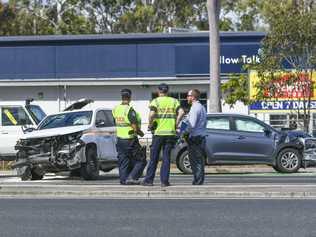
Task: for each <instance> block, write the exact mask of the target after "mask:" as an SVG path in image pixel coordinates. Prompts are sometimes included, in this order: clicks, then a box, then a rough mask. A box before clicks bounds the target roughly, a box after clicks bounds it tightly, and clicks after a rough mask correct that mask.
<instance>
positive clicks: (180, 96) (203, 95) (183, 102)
mask: <svg viewBox="0 0 316 237" xmlns="http://www.w3.org/2000/svg"><path fill="white" fill-rule="evenodd" d="M187 93H188V92H170V93H168V95H169V96H171V97H173V98H176V99H178V100H179V101H180V105H181V107H182V108H183V109H184V110H185V112H189V110H190V105H189V104H188V102H187ZM157 97H158V93H157V92H154V93H152V95H151V98H152V99H155V98H157ZM199 100H200V102H201V104H202V105H203V106H204V107H205V109H207V108H206V106H207V93H206V92H201V95H200V99H199Z"/></svg>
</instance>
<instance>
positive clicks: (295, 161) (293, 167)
mask: <svg viewBox="0 0 316 237" xmlns="http://www.w3.org/2000/svg"><path fill="white" fill-rule="evenodd" d="M301 164H302V155H301V154H300V152H299V151H298V150H296V149H293V148H286V149H284V150H282V151H281V152H280V153H279V154H278V156H277V160H276V168H277V169H276V170H277V171H279V172H281V173H295V172H297V171H298V170H299V168H301Z"/></svg>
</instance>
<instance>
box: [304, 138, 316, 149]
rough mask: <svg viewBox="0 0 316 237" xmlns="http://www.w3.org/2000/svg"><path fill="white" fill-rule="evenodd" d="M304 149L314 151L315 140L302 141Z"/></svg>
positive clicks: (315, 146) (315, 147)
mask: <svg viewBox="0 0 316 237" xmlns="http://www.w3.org/2000/svg"><path fill="white" fill-rule="evenodd" d="M304 147H305V149H316V140H315V139H304Z"/></svg>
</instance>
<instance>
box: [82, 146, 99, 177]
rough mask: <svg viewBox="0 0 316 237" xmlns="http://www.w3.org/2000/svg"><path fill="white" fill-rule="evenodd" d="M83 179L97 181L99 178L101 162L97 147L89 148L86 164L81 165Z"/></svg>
mask: <svg viewBox="0 0 316 237" xmlns="http://www.w3.org/2000/svg"><path fill="white" fill-rule="evenodd" d="M81 177H82V178H84V179H85V180H96V179H98V177H99V162H98V158H97V150H96V148H95V147H92V146H91V147H88V148H87V151H86V162H85V163H82V164H81Z"/></svg>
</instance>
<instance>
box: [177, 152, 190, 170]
mask: <svg viewBox="0 0 316 237" xmlns="http://www.w3.org/2000/svg"><path fill="white" fill-rule="evenodd" d="M177 167H178V169H179V170H180V171H181V172H182V173H184V174H192V169H191V165H190V160H189V152H188V150H185V151H183V152H182V153H181V154H180V156H179V158H178V159H177Z"/></svg>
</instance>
